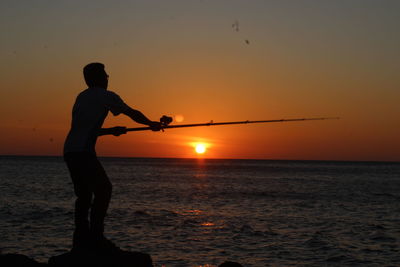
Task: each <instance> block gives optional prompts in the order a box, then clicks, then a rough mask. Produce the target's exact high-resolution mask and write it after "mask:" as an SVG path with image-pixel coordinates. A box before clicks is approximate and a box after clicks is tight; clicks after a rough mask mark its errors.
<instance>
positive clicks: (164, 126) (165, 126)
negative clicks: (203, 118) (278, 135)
mask: <svg viewBox="0 0 400 267" xmlns="http://www.w3.org/2000/svg"><path fill="white" fill-rule="evenodd" d="M338 119H339V117H321V118H301V119H279V120H259V121H249V120H247V121H229V122H213V121H210V122H206V123H193V124H180V125H169V124H170V123H171V122H172V118H171V117H168V116H163V117H162V118H161V119H160V122H161V125H162V128H161V129H162V130H164V129H172V128H186V127H201V126H218V125H232V124H250V123H272V122H293V121H320V120H338ZM147 130H151V127H138V128H127V129H126V131H127V132H136V131H147Z"/></svg>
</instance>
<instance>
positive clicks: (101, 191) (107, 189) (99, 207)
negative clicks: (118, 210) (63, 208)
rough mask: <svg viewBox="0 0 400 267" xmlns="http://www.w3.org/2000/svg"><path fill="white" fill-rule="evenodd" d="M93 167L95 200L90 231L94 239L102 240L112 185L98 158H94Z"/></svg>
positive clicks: (91, 184) (91, 182) (91, 213)
mask: <svg viewBox="0 0 400 267" xmlns="http://www.w3.org/2000/svg"><path fill="white" fill-rule="evenodd" d="M91 167H92V168H93V169H92V175H93V176H91V181H90V189H91V191H92V192H93V194H94V200H93V205H92V209H91V212H90V231H91V234H92V237H93V238H94V239H97V240H102V239H104V218H105V216H106V214H107V209H108V205H109V203H110V199H111V193H112V185H111V182H110V180H109V179H108V176H107V174H106V172H105V171H104V168H103V166H102V165H101V163H100V162H99V161H98V160H97V158H94V159H93V160H92V162H91Z"/></svg>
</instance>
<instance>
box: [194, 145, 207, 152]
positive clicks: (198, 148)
mask: <svg viewBox="0 0 400 267" xmlns="http://www.w3.org/2000/svg"><path fill="white" fill-rule="evenodd" d="M195 150H196V153H197V154H203V153H204V152H206V146H205V145H204V144H197V145H196V147H195Z"/></svg>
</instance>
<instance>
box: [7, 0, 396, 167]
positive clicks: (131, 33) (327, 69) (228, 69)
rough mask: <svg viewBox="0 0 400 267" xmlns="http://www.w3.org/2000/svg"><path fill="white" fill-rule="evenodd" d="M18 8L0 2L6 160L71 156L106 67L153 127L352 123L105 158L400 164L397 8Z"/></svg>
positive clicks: (164, 145) (223, 129) (195, 131)
mask: <svg viewBox="0 0 400 267" xmlns="http://www.w3.org/2000/svg"><path fill="white" fill-rule="evenodd" d="M15 2H16V1H10V2H8V3H7V1H5V2H2V3H1V4H0V10H1V11H0V17H1V23H0V25H1V26H0V28H1V31H0V32H1V33H0V34H1V35H2V43H1V44H0V48H1V49H0V55H1V59H2V64H1V65H0V72H1V74H2V75H1V80H0V86H1V87H0V88H1V91H0V104H1V105H0V121H1V125H0V154H7V155H61V154H62V145H63V142H64V138H65V136H66V134H67V131H68V129H69V124H70V113H71V109H72V105H73V102H74V99H75V97H76V95H77V94H78V93H79V92H80V91H81V90H83V89H85V88H86V87H85V84H84V81H83V77H82V67H83V66H84V65H85V64H87V63H89V62H93V61H98V62H102V63H104V64H105V65H106V70H107V72H108V73H109V75H110V84H109V89H110V90H113V91H115V92H116V93H118V94H119V95H120V96H121V97H122V98H123V99H124V100H125V102H126V103H128V104H129V105H131V106H132V107H133V108H136V109H139V110H141V111H142V112H143V113H145V114H146V115H147V116H148V117H150V118H152V119H154V120H157V119H159V118H160V117H161V116H162V115H164V114H165V115H177V114H181V115H183V116H184V118H185V119H184V121H183V122H182V123H195V122H208V121H210V120H213V121H214V122H218V121H235V120H247V119H250V120H259V119H280V118H296V117H315V116H340V117H341V118H342V119H341V120H338V121H315V122H294V123H281V124H260V125H242V126H216V127H205V128H191V129H189V128H188V129H171V130H168V131H166V132H164V133H154V132H140V133H130V134H127V135H125V136H121V137H113V136H107V137H101V138H100V139H99V141H98V145H97V151H98V154H99V155H104V156H135V157H196V154H195V152H194V149H193V147H192V145H191V144H192V143H194V142H205V143H207V144H208V145H209V147H208V150H207V152H206V153H205V154H204V155H203V157H210V158H261V159H315V160H379V161H380V160H387V161H400V138H399V136H400V105H399V100H400V90H399V85H400V78H399V75H398V66H399V65H398V63H399V62H400V53H399V52H400V51H399V49H400V33H399V31H398V28H397V25H399V23H400V18H399V16H398V12H399V11H400V4H399V3H398V2H396V1H384V2H380V1H349V3H327V2H323V1H304V2H302V1H299V2H302V4H300V3H299V2H297V1H296V2H291V4H290V5H289V4H288V2H286V1H270V2H268V1H256V0H255V1H251V3H248V1H215V2H212V1H175V0H174V1H168V4H167V3H165V1H144V0H143V1H133V2H132V3H129V4H128V3H127V2H126V1H116V2H115V3H114V2H113V3H111V2H107V1H87V2H88V3H86V2H85V4H82V3H78V2H73V3H71V1H60V2H57V3H53V2H46V4H44V3H41V2H40V3H39V4H38V3H25V4H24V5H21V4H19V3H15ZM217 2H218V3H217ZM322 2H323V3H322ZM350 2H351V3H350ZM89 3H91V4H89ZM93 6H96V7H95V8H93ZM235 20H238V21H239V25H240V29H239V31H235V29H233V28H232V23H234V22H235ZM3 40H4V41H3ZM245 40H249V44H246V42H245ZM115 125H125V126H128V127H135V126H139V125H137V124H134V123H133V122H130V121H129V120H128V119H127V118H124V117H123V116H118V117H113V116H112V115H109V117H108V118H107V120H106V123H105V126H106V127H107V126H115Z"/></svg>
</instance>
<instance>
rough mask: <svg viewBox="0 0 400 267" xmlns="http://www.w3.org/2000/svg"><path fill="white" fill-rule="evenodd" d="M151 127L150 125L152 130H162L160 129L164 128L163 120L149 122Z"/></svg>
mask: <svg viewBox="0 0 400 267" xmlns="http://www.w3.org/2000/svg"><path fill="white" fill-rule="evenodd" d="M149 127H150V129H151V130H152V131H160V130H162V128H163V127H162V124H161V122H158V121H152V122H150V123H149Z"/></svg>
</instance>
